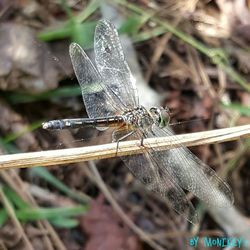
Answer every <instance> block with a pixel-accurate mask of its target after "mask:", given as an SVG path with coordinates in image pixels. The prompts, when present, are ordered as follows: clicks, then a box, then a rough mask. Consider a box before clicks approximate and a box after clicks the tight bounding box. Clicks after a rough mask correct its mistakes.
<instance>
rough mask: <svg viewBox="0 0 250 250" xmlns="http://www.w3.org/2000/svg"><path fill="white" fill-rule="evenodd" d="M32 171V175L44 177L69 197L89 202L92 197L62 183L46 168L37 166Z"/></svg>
mask: <svg viewBox="0 0 250 250" xmlns="http://www.w3.org/2000/svg"><path fill="white" fill-rule="evenodd" d="M30 171H31V175H33V176H38V177H40V178H42V179H44V180H45V181H47V182H48V183H50V184H51V185H52V186H54V187H55V188H57V189H58V190H59V191H61V192H62V193H64V194H66V195H67V196H68V197H70V198H72V199H74V200H77V201H78V202H81V203H87V202H89V200H90V199H89V198H88V197H87V196H85V195H83V194H79V193H76V192H74V191H73V190H71V189H69V188H68V187H67V186H66V185H65V184H64V183H62V182H61V181H59V180H58V179H57V178H56V177H54V176H53V175H52V174H51V173H50V172H49V171H48V170H47V169H46V168H42V167H36V168H32V169H31V170H30Z"/></svg>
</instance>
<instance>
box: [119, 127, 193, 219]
mask: <svg viewBox="0 0 250 250" xmlns="http://www.w3.org/2000/svg"><path fill="white" fill-rule="evenodd" d="M128 133H129V131H124V132H123V133H121V131H119V132H118V133H117V134H116V135H115V136H114V137H115V139H116V141H117V140H119V138H121V137H124V136H125V135H126V134H128ZM151 136H152V135H151ZM141 138H142V135H141V134H140V133H139V132H135V133H134V134H133V135H132V136H130V137H128V138H126V139H130V140H132V139H133V140H140V139H141ZM158 156H159V155H158V152H156V151H154V150H153V149H148V148H147V149H146V148H144V152H143V154H139V155H131V156H123V157H121V159H122V160H123V161H124V163H125V165H126V166H127V167H128V168H129V170H130V171H131V172H132V173H133V175H134V176H135V177H136V178H137V179H139V180H140V181H141V182H142V183H143V184H144V185H145V187H146V188H147V189H148V190H150V191H152V192H154V193H155V194H156V195H157V196H159V197H160V198H161V199H163V200H165V201H166V202H167V203H168V204H169V205H170V206H171V207H172V208H173V209H174V210H175V211H176V212H177V213H179V214H181V215H183V216H184V217H185V218H186V219H187V220H188V221H189V222H191V223H194V224H195V223H197V222H198V215H197V214H196V211H195V209H194V207H193V205H192V203H191V202H190V201H189V200H188V199H187V197H186V194H185V193H184V191H183V190H182V189H181V187H180V186H179V185H178V183H177V182H176V181H175V179H173V178H171V177H172V176H171V173H169V172H168V168H165V166H164V165H162V162H161V161H160V159H158Z"/></svg>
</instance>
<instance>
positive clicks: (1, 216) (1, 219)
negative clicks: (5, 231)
mask: <svg viewBox="0 0 250 250" xmlns="http://www.w3.org/2000/svg"><path fill="white" fill-rule="evenodd" d="M7 219H8V214H7V212H6V210H5V209H4V208H2V209H0V228H1V227H2V226H3V225H4V224H5V222H6V221H7Z"/></svg>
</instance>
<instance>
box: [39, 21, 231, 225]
mask: <svg viewBox="0 0 250 250" xmlns="http://www.w3.org/2000/svg"><path fill="white" fill-rule="evenodd" d="M94 51H95V65H94V64H93V63H92V62H91V60H90V59H89V57H88V56H87V54H86V53H85V52H84V50H83V49H82V48H81V46H80V45H78V44H77V43H72V44H71V45H70V48H69V54H70V57H71V61H72V65H73V68H74V71H75V74H76V77H77V79H78V82H79V84H80V88H81V92H82V96H83V101H84V104H85V107H86V111H87V114H88V117H89V118H76V119H62V120H52V121H48V122H45V123H43V128H44V129H68V128H85V127H96V128H97V129H99V130H105V129H107V128H110V127H112V128H113V132H112V140H113V141H114V142H117V143H118V145H119V142H120V141H123V140H140V141H141V145H142V146H143V139H145V138H152V137H164V136H172V135H173V134H174V133H173V132H172V129H171V128H170V127H169V125H168V122H169V110H168V109H167V108H162V107H152V108H150V109H146V108H145V107H143V106H142V105H141V104H140V102H139V97H138V92H137V88H136V81H135V78H134V77H133V75H132V73H131V71H130V68H129V66H128V64H127V62H126V59H125V56H124V52H123V50H122V46H121V42H120V40H119V36H118V32H117V30H116V28H115V26H114V25H113V24H112V23H111V22H109V21H108V20H100V21H99V22H98V23H97V26H96V29H95V35H94ZM142 150H143V153H142V154H138V155H132V154H131V155H128V156H122V157H121V159H122V160H123V161H124V163H125V165H126V166H127V167H128V169H129V170H130V171H131V172H132V174H133V175H134V176H135V178H137V179H138V180H140V181H141V182H142V183H143V184H144V185H145V187H146V188H147V189H148V190H150V191H152V192H153V193H154V194H156V195H157V196H159V197H160V198H161V199H163V200H165V201H166V202H167V203H168V204H169V205H170V206H171V207H172V208H173V209H174V210H175V211H176V212H177V213H179V214H181V215H182V216H184V217H185V218H186V219H187V220H188V221H189V222H191V223H193V224H195V223H197V222H198V221H199V217H198V213H197V211H196V209H195V208H194V206H193V204H192V202H191V201H190V199H189V198H188V197H187V194H186V193H187V191H188V192H191V193H192V194H194V195H195V196H196V197H198V198H199V199H200V200H202V201H203V202H204V203H205V204H207V205H208V206H217V207H222V208H224V207H229V206H231V205H232V204H233V193H232V191H231V189H230V186H229V185H228V184H227V183H226V182H225V181H223V180H222V179H221V178H220V177H219V176H218V175H217V173H216V172H215V171H214V170H213V169H212V168H210V167H209V166H208V165H206V164H205V163H204V162H202V161H201V160H200V159H199V158H198V157H196V156H195V155H194V154H193V153H192V152H191V151H190V150H189V149H187V148H186V147H185V146H182V145H181V144H180V145H179V147H177V148H172V149H166V150H163V151H159V150H157V149H155V148H150V147H148V146H147V148H146V147H142Z"/></svg>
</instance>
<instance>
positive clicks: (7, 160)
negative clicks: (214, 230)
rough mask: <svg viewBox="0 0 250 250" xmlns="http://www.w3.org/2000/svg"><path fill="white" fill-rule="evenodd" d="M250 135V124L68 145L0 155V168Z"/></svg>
mask: <svg viewBox="0 0 250 250" xmlns="http://www.w3.org/2000/svg"><path fill="white" fill-rule="evenodd" d="M246 137H250V125H244V126H237V127H231V128H224V129H216V130H210V131H206V132H197V133H190V134H182V135H173V136H167V137H156V138H149V139H145V140H143V146H141V141H125V142H119V148H118V151H117V143H109V144H103V145H97V146H90V147H82V148H70V149H60V150H50V151H40V152H31V153H20V154H12V155H2V156H0V170H3V169H8V168H27V167H35V166H53V165H59V164H69V163H76V162H82V161H90V160H98V159H105V158H112V157H116V156H124V155H132V154H139V153H142V152H143V150H145V148H154V149H157V150H166V149H170V148H177V147H180V145H182V146H197V145H203V144H210V143H219V142H225V141H231V140H237V139H240V138H246Z"/></svg>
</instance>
